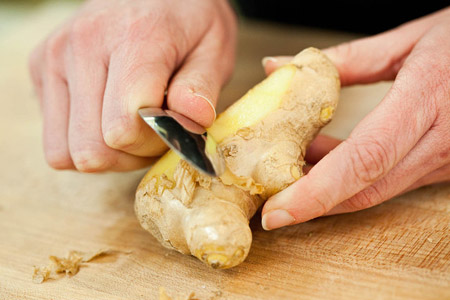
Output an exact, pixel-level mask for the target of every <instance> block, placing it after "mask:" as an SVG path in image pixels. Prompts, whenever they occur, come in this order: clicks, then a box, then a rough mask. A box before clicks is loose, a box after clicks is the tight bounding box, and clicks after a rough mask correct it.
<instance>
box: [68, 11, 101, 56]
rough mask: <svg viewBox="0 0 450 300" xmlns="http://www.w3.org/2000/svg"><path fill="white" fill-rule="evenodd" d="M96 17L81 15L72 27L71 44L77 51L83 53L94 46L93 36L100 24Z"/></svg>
mask: <svg viewBox="0 0 450 300" xmlns="http://www.w3.org/2000/svg"><path fill="white" fill-rule="evenodd" d="M96 23H97V20H96V18H95V17H79V18H78V19H76V20H75V21H73V23H72V26H71V29H70V45H71V47H72V50H73V51H74V52H75V53H80V52H81V53H83V52H85V51H87V50H88V49H90V48H92V46H93V45H95V43H93V38H94V37H95V36H96V32H97V31H98V28H99V26H98V25H97V24H96Z"/></svg>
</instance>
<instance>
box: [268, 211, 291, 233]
mask: <svg viewBox="0 0 450 300" xmlns="http://www.w3.org/2000/svg"><path fill="white" fill-rule="evenodd" d="M294 222H295V218H294V217H293V216H292V215H291V214H290V213H288V212H287V211H286V210H284V209H276V210H272V211H270V212H268V213H266V214H264V215H263V216H262V220H261V224H262V227H263V228H264V230H272V229H276V228H280V227H284V226H287V225H291V224H292V223H294Z"/></svg>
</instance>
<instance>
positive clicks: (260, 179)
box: [135, 48, 340, 268]
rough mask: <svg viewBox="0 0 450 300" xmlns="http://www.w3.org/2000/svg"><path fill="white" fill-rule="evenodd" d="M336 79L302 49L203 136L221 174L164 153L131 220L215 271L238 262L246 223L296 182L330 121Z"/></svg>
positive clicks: (325, 63) (247, 238)
mask: <svg viewBox="0 0 450 300" xmlns="http://www.w3.org/2000/svg"><path fill="white" fill-rule="evenodd" d="M339 89H340V82H339V75H338V72H337V70H336V68H335V67H334V65H333V64H332V63H331V61H330V60H329V59H328V58H327V57H326V56H325V55H324V54H323V53H322V52H320V51H319V50H317V49H315V48H308V49H305V50H303V51H302V52H300V53H299V54H297V56H295V58H294V59H293V60H292V62H291V63H290V64H287V65H285V66H283V67H281V68H279V69H277V70H276V71H274V72H273V73H272V74H271V75H270V76H268V77H267V78H266V79H265V80H264V81H262V82H261V83H259V84H258V85H256V86H255V87H254V88H253V89H251V90H250V91H249V92H247V94H245V95H244V96H243V97H242V98H241V99H240V100H238V101H237V102H236V103H234V104H233V105H232V106H231V107H229V108H228V109H227V110H226V111H225V112H223V113H222V114H220V115H219V116H218V118H217V120H216V121H215V122H214V124H213V125H212V127H211V128H209V129H208V134H210V135H211V136H212V137H213V138H214V140H215V141H216V142H217V143H218V147H219V148H220V150H221V152H222V154H223V156H224V159H225V164H226V172H225V173H224V174H223V175H221V176H220V177H218V178H211V177H208V176H205V175H203V174H201V173H199V172H197V171H196V170H195V169H193V168H192V167H191V166H190V165H189V164H187V163H186V162H185V161H183V160H182V159H180V158H179V157H178V156H177V155H176V154H175V153H174V152H173V151H169V152H168V153H166V154H165V155H164V156H163V157H162V158H161V159H160V160H159V161H158V162H156V164H155V165H154V166H153V167H152V168H151V169H150V171H149V172H148V173H147V174H146V175H145V177H144V178H143V179H142V181H141V183H140V185H139V187H138V189H137V192H136V201H135V211H136V215H137V217H138V219H139V221H140V223H141V225H142V226H143V228H145V229H146V230H148V231H149V232H150V233H152V234H153V236H155V237H156V238H157V239H158V240H159V242H161V244H162V245H164V246H165V247H167V248H171V249H175V250H177V251H179V252H181V253H184V254H191V255H194V256H196V257H197V258H198V259H200V260H202V261H203V262H205V263H206V264H208V265H209V266H211V267H213V268H230V267H233V266H236V265H238V264H240V263H241V262H243V261H244V260H245V258H246V257H247V254H248V252H249V250H250V246H251V242H252V233H251V231H250V228H249V219H250V218H251V217H252V216H253V215H254V214H255V212H256V211H257V209H258V208H259V207H260V206H261V205H262V204H263V203H264V201H265V200H267V198H268V197H270V196H272V195H273V194H275V193H277V192H279V191H281V190H283V189H284V188H286V187H287V186H288V185H290V184H291V183H293V182H294V181H296V180H297V179H299V178H300V177H301V176H302V175H303V172H302V167H303V165H304V164H305V162H304V156H305V152H306V148H307V146H308V144H309V143H310V142H311V141H312V140H313V139H314V137H315V136H316V135H317V133H318V131H319V130H320V128H322V127H323V126H324V125H326V124H327V123H328V122H329V121H330V120H331V118H332V116H333V113H334V110H335V108H336V105H337V102H338V98H339Z"/></svg>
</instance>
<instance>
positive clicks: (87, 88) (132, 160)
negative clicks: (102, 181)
mask: <svg viewBox="0 0 450 300" xmlns="http://www.w3.org/2000/svg"><path fill="white" fill-rule="evenodd" d="M85 43H89V39H87V40H82V41H80V44H76V43H75V44H74V43H72V44H73V46H72V47H71V48H69V49H68V53H69V55H68V56H67V58H68V59H67V65H68V72H67V73H68V74H69V76H68V85H69V91H70V95H71V99H70V100H71V101H70V121H69V130H68V132H69V133H68V135H69V150H70V154H71V157H72V161H73V163H74V165H75V167H76V168H77V169H78V170H79V171H82V172H99V171H104V170H112V171H119V170H120V171H126V170H133V169H138V168H141V167H144V166H146V165H147V164H148V163H150V162H151V160H149V159H147V158H140V157H135V156H133V155H130V154H127V153H123V152H121V151H118V150H114V149H111V148H109V147H108V146H107V145H106V143H105V141H104V140H103V136H102V126H101V122H102V121H101V116H102V102H103V101H102V99H103V94H104V89H105V83H106V74H107V68H106V66H105V64H104V63H103V60H102V56H101V55H100V54H99V53H98V52H96V51H93V50H92V48H91V50H90V52H86V50H85V49H88V47H86V46H87V45H85ZM97 51H99V50H97Z"/></svg>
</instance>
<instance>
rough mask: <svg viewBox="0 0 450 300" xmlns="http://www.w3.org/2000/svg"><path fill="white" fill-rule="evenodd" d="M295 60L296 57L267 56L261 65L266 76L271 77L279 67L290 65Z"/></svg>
mask: <svg viewBox="0 0 450 300" xmlns="http://www.w3.org/2000/svg"><path fill="white" fill-rule="evenodd" d="M293 58H294V56H266V57H264V58H263V59H262V61H261V64H262V66H263V68H264V71H265V72H266V75H269V74H270V73H272V72H273V71H275V70H276V69H278V68H279V67H281V66H284V65H285V64H288V63H290V62H291V60H292V59H293Z"/></svg>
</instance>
